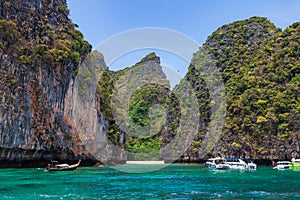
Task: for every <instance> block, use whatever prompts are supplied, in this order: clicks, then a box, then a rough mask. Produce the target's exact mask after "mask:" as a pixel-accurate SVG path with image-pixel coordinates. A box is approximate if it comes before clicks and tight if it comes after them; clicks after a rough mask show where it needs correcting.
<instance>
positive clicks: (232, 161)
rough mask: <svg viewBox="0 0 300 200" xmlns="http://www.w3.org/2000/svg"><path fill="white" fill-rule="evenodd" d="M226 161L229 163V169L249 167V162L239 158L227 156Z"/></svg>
mask: <svg viewBox="0 0 300 200" xmlns="http://www.w3.org/2000/svg"><path fill="white" fill-rule="evenodd" d="M226 163H227V164H228V165H229V169H240V170H242V169H247V168H248V167H247V163H246V162H245V161H243V160H242V159H239V158H227V159H226Z"/></svg>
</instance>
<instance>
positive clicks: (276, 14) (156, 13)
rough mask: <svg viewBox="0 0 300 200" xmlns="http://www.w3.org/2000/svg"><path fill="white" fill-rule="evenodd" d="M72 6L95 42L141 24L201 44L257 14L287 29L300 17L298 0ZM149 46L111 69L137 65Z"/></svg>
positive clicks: (119, 0)
mask: <svg viewBox="0 0 300 200" xmlns="http://www.w3.org/2000/svg"><path fill="white" fill-rule="evenodd" d="M68 6H69V8H70V18H71V19H72V21H73V22H74V23H76V24H78V25H79V30H80V31H81V32H82V33H83V34H84V36H85V38H86V40H88V41H89V42H90V43H91V44H92V45H93V47H96V46H97V45H98V44H100V43H101V42H103V41H105V40H106V39H108V38H110V37H112V36H113V35H116V34H119V33H120V32H124V31H127V30H131V29H135V28H142V27H162V28H167V29H172V30H175V31H178V32H181V33H183V34H185V35H187V36H188V37H190V38H192V39H193V40H195V41H196V42H197V43H199V44H200V45H201V44H203V43H204V42H205V40H206V38H207V37H208V36H209V35H210V34H212V32H214V31H215V30H216V29H217V28H218V27H220V26H222V25H224V24H227V23H231V22H234V21H237V20H242V19H247V18H249V17H252V16H262V17H267V18H268V19H270V20H271V21H272V22H273V23H274V24H275V25H276V26H277V27H279V28H282V29H284V28H286V27H288V26H289V25H291V24H292V23H293V22H297V21H300V1H299V0H287V1H284V0H151V1H146V0H85V1H81V0H68ZM148 51H151V50H144V51H140V52H135V54H134V55H128V56H127V58H126V56H123V58H120V59H119V60H118V61H116V62H115V63H113V64H112V65H114V66H110V68H111V69H117V68H122V67H125V66H128V65H132V64H134V63H135V62H136V61H138V60H139V59H140V58H142V57H143V56H144V55H145V54H146V53H147V52H148ZM158 54H159V56H160V57H161V60H162V63H166V64H167V65H171V66H170V67H172V68H174V69H176V71H180V72H182V73H185V71H186V70H185V69H184V68H187V66H183V65H188V63H187V61H183V60H181V61H180V59H178V58H174V57H173V58H172V56H170V55H169V54H165V55H164V52H158ZM104 56H105V55H104ZM178 65H179V66H180V67H179V66H178ZM121 66H122V67H121Z"/></svg>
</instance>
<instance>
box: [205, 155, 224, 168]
mask: <svg viewBox="0 0 300 200" xmlns="http://www.w3.org/2000/svg"><path fill="white" fill-rule="evenodd" d="M205 164H206V166H207V167H208V168H209V169H217V170H226V169H229V165H228V164H227V163H226V159H225V158H221V157H216V158H210V159H208V160H207V161H206V163H205Z"/></svg>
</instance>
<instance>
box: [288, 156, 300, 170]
mask: <svg viewBox="0 0 300 200" xmlns="http://www.w3.org/2000/svg"><path fill="white" fill-rule="evenodd" d="M289 169H292V170H300V159H295V158H293V159H292V165H291V166H289Z"/></svg>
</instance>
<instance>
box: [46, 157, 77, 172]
mask: <svg viewBox="0 0 300 200" xmlns="http://www.w3.org/2000/svg"><path fill="white" fill-rule="evenodd" d="M80 162H81V160H79V161H78V163H77V164H74V165H68V164H59V163H58V162H57V161H54V160H53V161H51V164H48V166H47V167H46V171H73V170H76V168H77V167H78V166H79V165H80Z"/></svg>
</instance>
